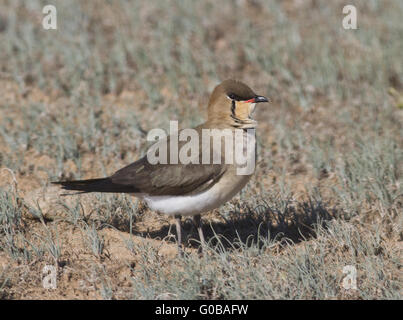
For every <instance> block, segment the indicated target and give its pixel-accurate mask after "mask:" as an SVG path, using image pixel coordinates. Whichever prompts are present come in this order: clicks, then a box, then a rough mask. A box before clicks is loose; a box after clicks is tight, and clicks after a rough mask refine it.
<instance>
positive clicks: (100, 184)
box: [52, 178, 137, 194]
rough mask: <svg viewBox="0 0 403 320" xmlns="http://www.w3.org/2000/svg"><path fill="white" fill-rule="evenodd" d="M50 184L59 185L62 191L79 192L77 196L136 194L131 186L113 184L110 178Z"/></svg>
mask: <svg viewBox="0 0 403 320" xmlns="http://www.w3.org/2000/svg"><path fill="white" fill-rule="evenodd" d="M52 183H53V184H58V185H61V187H62V189H63V190H73V191H81V192H79V193H78V194H80V193H88V192H124V193H135V192H137V190H136V188H134V187H133V186H130V185H120V184H116V183H113V182H112V179H111V178H100V179H88V180H75V181H57V182H52Z"/></svg>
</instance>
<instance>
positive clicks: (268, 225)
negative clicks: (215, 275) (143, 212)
mask: <svg viewBox="0 0 403 320" xmlns="http://www.w3.org/2000/svg"><path fill="white" fill-rule="evenodd" d="M335 216H336V211H335V210H334V209H329V208H326V206H325V205H324V204H323V203H322V202H321V201H314V200H309V201H306V202H291V201H288V202H287V201H285V202H284V203H283V204H282V206H281V208H278V207H277V208H273V207H270V206H269V205H268V204H264V205H259V206H258V207H255V208H246V210H245V208H244V209H243V212H242V213H241V212H239V211H233V212H230V214H229V216H228V218H226V219H224V220H225V222H208V221H203V232H204V236H205V238H206V241H207V242H209V244H210V245H212V246H215V245H217V244H218V242H221V244H222V246H224V247H225V248H226V249H235V248H239V247H240V246H241V245H246V246H251V245H252V244H256V243H259V246H262V245H263V244H264V243H265V242H267V239H269V240H275V239H276V240H281V241H290V240H291V241H292V242H294V243H298V242H301V241H304V240H307V239H309V238H312V237H315V229H316V226H317V225H321V226H322V227H325V228H326V221H329V220H331V219H333V218H334V217H335ZM182 228H183V233H184V235H183V236H184V243H185V246H187V247H198V246H199V241H198V239H199V237H198V233H197V230H196V228H195V227H194V225H193V222H192V220H191V219H190V218H187V219H184V220H182ZM137 235H140V236H143V237H149V238H152V239H163V238H165V240H166V241H168V242H171V243H176V238H175V236H176V229H175V225H172V224H171V225H165V226H163V227H161V228H160V229H158V230H154V231H150V232H147V233H137Z"/></svg>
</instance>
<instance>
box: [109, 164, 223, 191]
mask: <svg viewBox="0 0 403 320" xmlns="http://www.w3.org/2000/svg"><path fill="white" fill-rule="evenodd" d="M225 170H226V166H221V165H214V164H209V165H203V164H187V165H183V164H156V165H152V164H150V163H149V162H148V160H147V157H144V158H142V159H140V160H138V161H136V162H134V163H132V164H130V165H128V166H127V167H125V168H123V169H120V170H119V171H117V172H116V173H115V174H114V175H112V176H111V177H110V179H111V182H112V183H113V184H114V185H116V186H121V187H122V188H125V187H128V189H129V190H137V192H140V193H146V194H150V195H177V194H189V193H195V192H201V191H203V190H206V189H208V188H209V187H210V186H211V184H212V183H213V182H215V181H217V180H218V179H219V178H220V177H221V176H222V175H223V173H224V172H225Z"/></svg>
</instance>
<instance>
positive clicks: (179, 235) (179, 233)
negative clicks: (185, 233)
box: [175, 214, 183, 256]
mask: <svg viewBox="0 0 403 320" xmlns="http://www.w3.org/2000/svg"><path fill="white" fill-rule="evenodd" d="M181 218H182V216H181V215H179V214H177V215H175V225H176V236H177V239H176V240H177V243H178V254H179V255H180V256H182V255H183V249H182V226H181Z"/></svg>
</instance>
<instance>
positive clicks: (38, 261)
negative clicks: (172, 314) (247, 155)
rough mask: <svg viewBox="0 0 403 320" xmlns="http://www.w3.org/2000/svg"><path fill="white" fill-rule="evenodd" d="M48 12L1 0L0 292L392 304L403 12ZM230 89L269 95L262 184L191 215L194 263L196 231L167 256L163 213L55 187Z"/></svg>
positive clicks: (205, 5)
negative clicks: (52, 283) (52, 19)
mask: <svg viewBox="0 0 403 320" xmlns="http://www.w3.org/2000/svg"><path fill="white" fill-rule="evenodd" d="M51 3H52V4H54V5H55V6H56V8H57V13H58V30H44V29H43V28H42V24H41V19H42V16H43V15H42V7H43V6H44V5H45V4H49V1H46V2H44V1H41V0H32V1H23V0H18V1H16V0H13V1H11V0H1V1H0V299H21V298H28V299H38V298H39V299H74V298H83V299H144V298H146V299H401V292H402V277H401V249H402V240H403V233H402V223H403V214H402V213H403V210H402V207H403V205H402V203H403V126H402V123H403V109H402V108H401V97H402V96H403V60H402V58H401V55H402V52H403V41H402V34H403V23H402V19H401V17H402V14H403V4H402V3H401V2H399V1H389V0H387V1H382V2H381V1H376V0H374V1H352V4H354V5H356V7H357V11H358V25H359V28H358V29H357V30H344V29H343V28H342V25H341V21H342V19H343V15H342V7H343V5H345V3H344V2H342V1H332V2H329V1H274V0H270V1H260V0H256V1H255V0H254V1H248V0H244V1H220V2H217V1H210V0H208V1H179V0H170V1H162V0H159V1H151V2H150V1H147V2H146V1H144V2H139V1H132V2H130V1H113V2H110V1H97V2H94V1H78V0H74V1H59V0H55V1H51ZM226 78H238V79H241V80H242V81H244V82H245V83H247V84H249V85H250V86H251V87H252V88H254V89H255V90H256V91H257V92H260V93H262V94H265V95H266V96H268V97H270V98H271V100H272V104H271V105H270V106H268V107H267V108H264V109H262V108H261V109H259V110H258V111H257V115H256V118H257V120H258V121H259V130H258V138H259V146H258V153H259V161H258V163H257V168H256V174H255V177H254V178H253V179H252V181H251V182H250V183H249V184H248V186H247V187H246V188H245V189H244V190H243V191H242V192H241V193H240V195H239V196H237V197H236V198H234V199H233V200H232V201H231V202H230V203H228V204H226V205H224V206H223V207H221V208H220V209H219V210H215V211H214V212H211V213H209V214H207V215H206V216H204V218H203V221H204V222H205V235H206V238H207V240H208V242H209V245H208V248H207V251H206V253H205V254H204V255H203V256H199V255H198V254H197V250H196V249H195V248H196V247H197V246H198V242H197V241H196V240H194V239H198V237H197V232H196V230H194V228H193V226H192V224H191V222H190V221H186V222H185V225H184V229H185V239H186V241H187V248H186V254H185V257H184V258H183V259H178V258H177V255H176V245H175V231H174V230H175V228H174V226H173V220H171V218H169V217H166V216H161V215H158V214H156V213H154V212H152V211H150V210H149V209H148V208H147V207H146V206H145V205H144V204H143V203H141V202H140V201H138V200H137V199H135V198H131V197H130V196H123V195H99V194H92V195H82V196H75V197H61V196H60V191H59V190H58V189H57V188H55V187H51V186H50V181H54V180H60V179H70V178H71V179H75V178H90V177H98V176H103V175H108V174H111V173H113V172H114V171H115V170H117V169H119V168H121V167H122V166H124V165H126V164H128V163H131V162H133V161H134V160H136V159H138V158H139V157H140V156H142V155H143V154H144V152H145V150H146V139H145V137H146V132H147V131H148V130H150V129H152V128H156V127H160V128H164V129H167V128H168V125H169V120H176V119H178V120H180V125H181V126H182V127H190V126H194V125H197V124H199V123H201V122H202V119H203V117H204V115H205V113H204V111H205V110H204V108H205V106H206V103H207V97H208V95H209V93H210V92H211V90H212V88H213V87H214V86H215V85H216V84H217V83H218V82H220V81H221V80H223V79H226ZM47 264H49V265H55V266H57V270H58V273H57V289H53V290H52V289H44V288H43V286H42V276H43V274H42V269H43V267H44V266H45V265H47ZM346 265H352V266H355V267H356V269H357V287H358V288H357V290H345V289H344V288H343V286H342V281H343V278H344V277H345V274H343V267H344V266H346Z"/></svg>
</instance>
